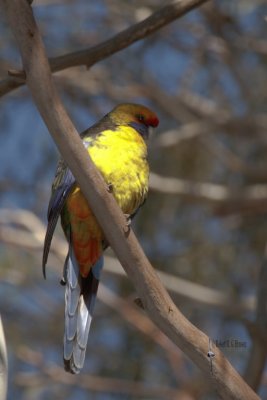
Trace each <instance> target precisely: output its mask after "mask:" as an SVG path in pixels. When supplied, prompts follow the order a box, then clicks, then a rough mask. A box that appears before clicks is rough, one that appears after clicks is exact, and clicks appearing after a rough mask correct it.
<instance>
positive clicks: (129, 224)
mask: <svg viewBox="0 0 267 400" xmlns="http://www.w3.org/2000/svg"><path fill="white" fill-rule="evenodd" d="M124 215H125V218H126V226H128V228H130V226H131V223H132V218H131V215H130V214H124Z"/></svg>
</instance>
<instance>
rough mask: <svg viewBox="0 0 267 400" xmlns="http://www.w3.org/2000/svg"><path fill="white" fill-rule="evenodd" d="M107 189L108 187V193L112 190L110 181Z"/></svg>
mask: <svg viewBox="0 0 267 400" xmlns="http://www.w3.org/2000/svg"><path fill="white" fill-rule="evenodd" d="M107 189H108V192H109V193H112V192H113V185H112V183H111V182H109V183H108V184H107Z"/></svg>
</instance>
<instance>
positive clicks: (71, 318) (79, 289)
mask: <svg viewBox="0 0 267 400" xmlns="http://www.w3.org/2000/svg"><path fill="white" fill-rule="evenodd" d="M102 267H103V256H101V257H100V258H99V260H98V261H97V262H96V264H95V265H94V266H93V267H92V268H91V271H90V273H89V275H88V277H87V278H83V277H82V276H81V275H80V271H79V265H78V263H77V261H76V258H75V255H74V251H73V248H72V245H71V244H70V248H69V253H68V256H67V258H66V262H65V280H66V290H65V332H64V365H65V370H66V371H68V372H71V373H72V374H78V373H79V372H80V370H81V369H82V367H83V364H84V359H85V352H86V347H87V341H88V335H89V330H90V325H91V321H92V315H93V310H94V305H95V300H96V294H97V289H98V284H99V279H100V272H101V270H102Z"/></svg>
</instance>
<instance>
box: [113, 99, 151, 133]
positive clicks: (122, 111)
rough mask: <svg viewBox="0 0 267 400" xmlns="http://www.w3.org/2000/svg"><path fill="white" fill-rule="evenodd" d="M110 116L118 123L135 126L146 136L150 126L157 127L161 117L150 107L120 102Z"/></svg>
mask: <svg viewBox="0 0 267 400" xmlns="http://www.w3.org/2000/svg"><path fill="white" fill-rule="evenodd" d="M109 117H110V118H111V120H112V122H114V123H115V124H116V125H128V126H132V127H133V128H135V129H136V130H137V131H138V132H139V133H140V134H141V135H142V136H143V137H144V138H147V136H148V128H149V127H152V128H156V127H157V126H158V124H159V119H158V117H157V116H156V114H155V113H154V112H153V111H151V110H150V109H149V108H147V107H145V106H142V105H140V104H131V103H129V104H119V105H118V106H116V107H115V108H114V109H113V110H112V111H111V112H110V113H109Z"/></svg>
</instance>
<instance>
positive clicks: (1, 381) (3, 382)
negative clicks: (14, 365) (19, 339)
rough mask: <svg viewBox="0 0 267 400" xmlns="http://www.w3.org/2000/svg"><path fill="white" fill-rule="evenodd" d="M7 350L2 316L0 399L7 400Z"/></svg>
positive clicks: (0, 329)
mask: <svg viewBox="0 0 267 400" xmlns="http://www.w3.org/2000/svg"><path fill="white" fill-rule="evenodd" d="M7 371H8V368H7V350H6V341H5V334H4V328H3V324H2V319H1V316H0V399H1V400H5V399H6V395H7Z"/></svg>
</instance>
